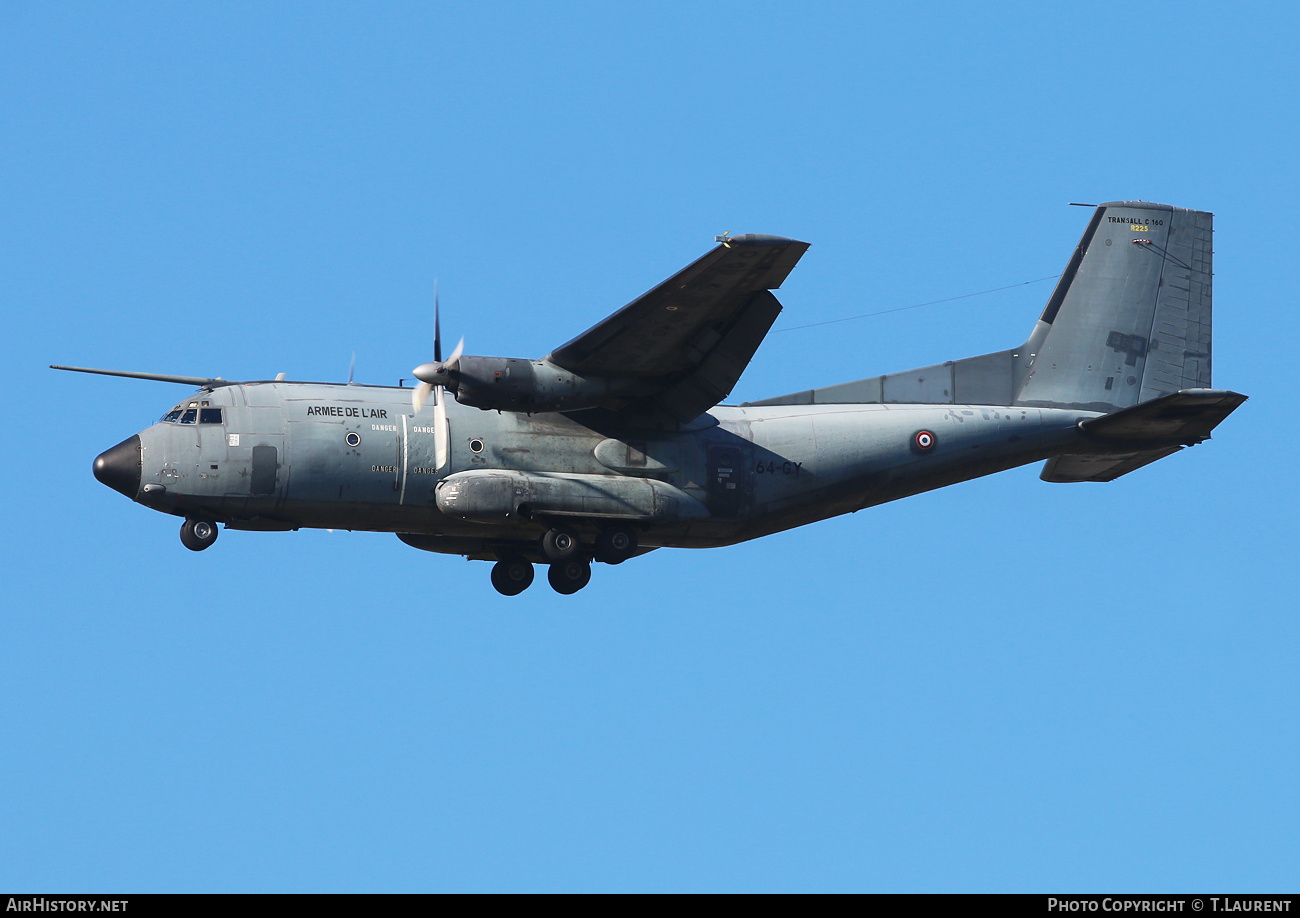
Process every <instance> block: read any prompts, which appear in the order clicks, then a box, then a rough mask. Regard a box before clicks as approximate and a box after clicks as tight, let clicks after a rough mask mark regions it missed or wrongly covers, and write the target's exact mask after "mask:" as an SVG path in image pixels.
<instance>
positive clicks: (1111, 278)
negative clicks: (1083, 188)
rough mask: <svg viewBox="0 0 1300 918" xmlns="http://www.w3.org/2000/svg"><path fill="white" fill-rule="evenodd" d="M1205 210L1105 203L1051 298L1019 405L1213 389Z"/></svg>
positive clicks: (1093, 402) (1091, 406) (1112, 404)
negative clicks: (1211, 387) (1211, 383)
mask: <svg viewBox="0 0 1300 918" xmlns="http://www.w3.org/2000/svg"><path fill="white" fill-rule="evenodd" d="M1212 221H1213V216H1212V215H1211V214H1209V213H1206V212H1204V211H1197V210H1187V209H1185V208H1182V207H1170V206H1168V205H1166V204H1148V203H1145V202H1141V201H1116V202H1112V203H1109V204H1103V205H1101V206H1100V207H1098V208H1097V210H1096V212H1095V213H1094V214H1093V216H1092V220H1091V221H1090V222H1089V223H1088V228H1087V229H1086V230H1085V231H1084V234H1083V238H1082V239H1080V240H1079V245H1078V247H1077V248H1076V249H1075V251H1074V255H1073V257H1072V258H1071V259H1070V263H1069V264H1068V265H1067V266H1066V270H1065V273H1064V274H1062V275H1061V279H1060V281H1059V282H1058V283H1057V285H1056V290H1055V291H1054V292H1053V293H1052V296H1051V299H1049V300H1048V301H1047V308H1046V309H1045V310H1044V311H1043V315H1042V318H1040V319H1039V320H1038V324H1037V325H1036V326H1035V328H1034V332H1033V334H1032V335H1031V336H1030V338H1029V341H1028V342H1027V343H1026V344H1025V347H1024V349H1022V350H1021V353H1020V354H1018V355H1017V356H1018V357H1020V359H1021V360H1023V359H1024V358H1025V352H1026V351H1027V352H1028V358H1029V361H1030V363H1029V366H1028V372H1027V375H1025V376H1024V381H1023V383H1022V384H1021V385H1020V388H1019V392H1018V394H1017V397H1016V401H1015V404H1017V405H1031V406H1038V407H1058V408H1082V409H1087V410H1090V411H1105V412H1110V411H1117V410H1119V409H1121V408H1128V407H1131V406H1133V405H1136V404H1139V403H1141V402H1146V401H1150V400H1152V399H1155V398H1159V397H1161V396H1164V395H1168V394H1170V393H1173V392H1177V391H1179V390H1181V389H1208V388H1210V311H1211V310H1210V300H1211V284H1212V280H1211V277H1212V275H1211V258H1212V250H1211V244H1212V240H1211V234H1212V232H1213V226H1212Z"/></svg>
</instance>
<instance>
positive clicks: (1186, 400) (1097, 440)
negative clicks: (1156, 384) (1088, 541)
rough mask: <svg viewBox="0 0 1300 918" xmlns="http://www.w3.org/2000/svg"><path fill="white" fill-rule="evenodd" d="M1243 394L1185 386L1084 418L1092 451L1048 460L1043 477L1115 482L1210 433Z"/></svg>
mask: <svg viewBox="0 0 1300 918" xmlns="http://www.w3.org/2000/svg"><path fill="white" fill-rule="evenodd" d="M1245 400H1246V396H1244V395H1241V394H1239V393H1236V392H1227V391H1225V390H1223V389H1183V390H1182V391H1180V392H1175V393H1173V394H1171V395H1165V396H1161V397H1160V398H1157V399H1153V400H1152V401H1149V402H1143V403H1142V404H1140V405H1134V406H1133V407H1131V408H1123V409H1121V410H1119V411H1114V412H1112V413H1110V414H1106V415H1102V416H1101V417H1099V418H1093V419H1091V420H1088V421H1083V422H1082V423H1080V424H1079V429H1080V431H1081V432H1082V433H1083V434H1084V436H1085V437H1086V438H1087V440H1088V441H1089V444H1090V445H1091V446H1092V447H1094V449H1092V450H1089V451H1088V452H1082V451H1080V452H1076V453H1068V454H1066V455H1064V456H1057V457H1056V458H1054V459H1049V460H1048V462H1047V464H1046V465H1045V466H1043V473H1042V475H1041V476H1040V477H1041V478H1042V479H1043V481H1052V482H1070V481H1114V480H1115V479H1116V478H1118V477H1120V476H1121V475H1127V474H1128V473H1129V472H1132V471H1133V470H1134V469H1140V468H1142V466H1144V465H1149V464H1150V463H1152V462H1155V461H1156V460H1157V459H1163V458H1164V457H1165V456H1171V455H1173V454H1174V453H1176V452H1178V451H1179V450H1180V449H1182V448H1183V447H1184V446H1193V445H1195V444H1197V443H1200V442H1201V441H1203V440H1207V439H1209V437H1210V432H1211V431H1212V430H1214V428H1215V427H1217V426H1218V425H1219V423H1220V422H1221V421H1222V420H1223V419H1224V418H1226V417H1227V416H1228V415H1230V414H1232V412H1233V411H1235V410H1236V409H1237V407H1238V406H1239V405H1240V404H1241V403H1242V402H1244V401H1245Z"/></svg>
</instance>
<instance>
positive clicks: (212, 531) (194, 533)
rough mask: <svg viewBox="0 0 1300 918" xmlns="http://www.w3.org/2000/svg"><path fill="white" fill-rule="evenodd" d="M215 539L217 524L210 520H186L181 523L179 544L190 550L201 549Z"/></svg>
mask: <svg viewBox="0 0 1300 918" xmlns="http://www.w3.org/2000/svg"><path fill="white" fill-rule="evenodd" d="M215 541H217V524H216V523H214V522H212V520H186V521H185V522H184V523H182V524H181V544H182V545H184V546H185V547H186V548H188V549H189V550H190V551H203V549H205V548H208V547H209V546H211V545H212V543H213V542H215Z"/></svg>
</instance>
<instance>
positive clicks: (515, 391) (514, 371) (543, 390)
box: [450, 356, 628, 412]
mask: <svg viewBox="0 0 1300 918" xmlns="http://www.w3.org/2000/svg"><path fill="white" fill-rule="evenodd" d="M450 388H451V389H452V391H453V392H454V393H455V395H456V401H458V402H460V403H461V404H462V405H471V406H473V407H475V408H486V409H497V410H500V411H528V412H535V411H574V410H576V409H579V408H594V407H596V406H597V405H601V404H603V403H605V402H607V401H609V400H611V399H614V398H617V397H618V396H619V395H620V394H623V393H621V392H620V391H619V390H620V389H623V390H626V389H627V388H628V383H627V382H626V381H620V383H619V384H617V385H616V384H614V383H612V382H611V381H610V380H608V379H605V378H602V377H590V378H588V377H583V376H578V375H577V374H576V373H571V372H569V371H568V370H566V369H563V368H562V367H557V366H555V365H554V364H552V363H550V362H548V361H546V360H522V359H520V358H517V357H468V356H466V357H461V358H460V362H459V363H458V364H457V365H456V370H455V374H454V378H453V380H452V384H451V386H450Z"/></svg>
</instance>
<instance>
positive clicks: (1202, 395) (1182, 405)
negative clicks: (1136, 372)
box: [1079, 389, 1246, 446]
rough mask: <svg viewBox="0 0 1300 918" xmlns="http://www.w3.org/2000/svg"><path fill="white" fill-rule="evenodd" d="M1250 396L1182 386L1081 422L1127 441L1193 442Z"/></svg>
mask: <svg viewBox="0 0 1300 918" xmlns="http://www.w3.org/2000/svg"><path fill="white" fill-rule="evenodd" d="M1245 400H1246V396H1244V395H1241V394H1239V393H1237V392H1228V391H1226V390H1224V389H1182V390H1180V391H1178V392H1174V393H1172V394H1170V395H1163V396H1161V397H1160V398H1156V399H1152V400H1151V401H1149V402H1143V403H1142V404H1140V405H1134V406H1133V407H1131V408H1123V409H1120V410H1119V411H1114V412H1111V413H1110V414H1107V415H1103V416H1102V417H1099V418H1093V419H1092V420H1090V421H1084V422H1083V423H1082V424H1081V425H1079V426H1080V427H1081V428H1082V430H1083V432H1084V433H1085V434H1087V435H1089V436H1092V437H1100V438H1102V439H1104V440H1109V441H1124V442H1125V443H1138V442H1142V443H1151V444H1157V443H1166V444H1178V445H1181V446H1191V445H1193V444H1195V443H1200V442H1201V441H1202V440H1208V439H1209V437H1210V431H1212V430H1214V428H1215V427H1217V426H1218V425H1219V422H1220V421H1222V420H1223V419H1224V418H1226V417H1227V416H1228V415H1230V414H1232V412H1234V411H1235V410H1237V407H1238V406H1239V405H1240V404H1241V403H1242V402H1244V401H1245Z"/></svg>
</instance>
